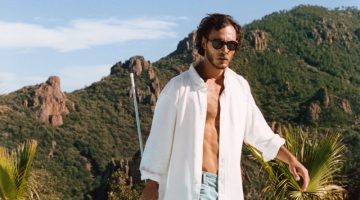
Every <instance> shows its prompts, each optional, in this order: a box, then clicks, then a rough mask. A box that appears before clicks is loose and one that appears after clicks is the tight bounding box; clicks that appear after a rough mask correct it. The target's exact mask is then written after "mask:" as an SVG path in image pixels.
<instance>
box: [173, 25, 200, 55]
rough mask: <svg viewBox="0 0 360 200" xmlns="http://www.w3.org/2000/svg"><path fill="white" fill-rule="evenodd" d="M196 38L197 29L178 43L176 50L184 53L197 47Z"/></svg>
mask: <svg viewBox="0 0 360 200" xmlns="http://www.w3.org/2000/svg"><path fill="white" fill-rule="evenodd" d="M195 38H196V30H194V31H192V32H191V33H189V34H188V36H187V37H185V38H184V39H182V40H181V41H180V42H179V43H178V45H177V48H176V51H175V52H176V53H179V54H182V53H186V52H189V51H192V50H193V49H195V45H196V44H195Z"/></svg>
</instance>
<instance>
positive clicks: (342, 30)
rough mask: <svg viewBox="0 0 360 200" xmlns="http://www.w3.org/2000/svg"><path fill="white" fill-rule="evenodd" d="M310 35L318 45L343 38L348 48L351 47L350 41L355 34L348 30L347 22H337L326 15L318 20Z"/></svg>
mask: <svg viewBox="0 0 360 200" xmlns="http://www.w3.org/2000/svg"><path fill="white" fill-rule="evenodd" d="M355 34H356V32H355ZM310 35H311V37H312V38H314V40H315V42H316V44H317V45H320V44H323V43H327V44H332V43H333V42H335V41H336V40H342V41H343V42H344V44H345V47H346V48H350V42H351V41H352V39H353V34H352V33H351V32H349V31H348V27H347V26H346V24H344V23H342V22H339V23H335V21H334V20H332V19H327V18H325V17H323V18H321V19H320V20H319V21H318V22H317V25H316V26H315V27H313V28H312V30H311V34H310Z"/></svg>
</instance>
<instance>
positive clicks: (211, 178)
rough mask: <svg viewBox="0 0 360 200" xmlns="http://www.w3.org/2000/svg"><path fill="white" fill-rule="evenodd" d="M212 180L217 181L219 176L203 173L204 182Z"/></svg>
mask: <svg viewBox="0 0 360 200" xmlns="http://www.w3.org/2000/svg"><path fill="white" fill-rule="evenodd" d="M205 178H206V179H207V180H211V181H215V182H216V181H217V180H218V176H217V175H216V174H214V173H211V172H202V181H203V182H204V179H205Z"/></svg>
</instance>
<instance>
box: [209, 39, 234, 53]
mask: <svg viewBox="0 0 360 200" xmlns="http://www.w3.org/2000/svg"><path fill="white" fill-rule="evenodd" d="M210 42H211V45H212V46H213V47H214V49H221V48H223V46H224V45H226V47H227V48H228V49H229V50H230V51H234V50H236V49H237V48H238V46H239V43H237V42H236V41H227V42H225V41H222V40H220V39H214V40H210Z"/></svg>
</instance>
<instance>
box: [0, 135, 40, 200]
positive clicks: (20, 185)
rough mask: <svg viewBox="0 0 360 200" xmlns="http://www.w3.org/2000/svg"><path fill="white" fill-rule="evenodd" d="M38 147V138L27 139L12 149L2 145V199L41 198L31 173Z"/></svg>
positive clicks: (0, 195)
mask: <svg viewBox="0 0 360 200" xmlns="http://www.w3.org/2000/svg"><path fill="white" fill-rule="evenodd" d="M36 147H37V141H36V140H29V141H26V142H24V143H23V144H21V145H19V146H18V147H17V148H16V149H15V150H12V151H10V150H8V149H6V148H4V147H0V200H1V199H6V200H23V199H34V198H37V199H40V198H39V195H38V193H37V184H36V182H35V179H34V177H33V176H32V175H31V174H32V171H31V168H32V163H33V160H34V157H35V153H36Z"/></svg>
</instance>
